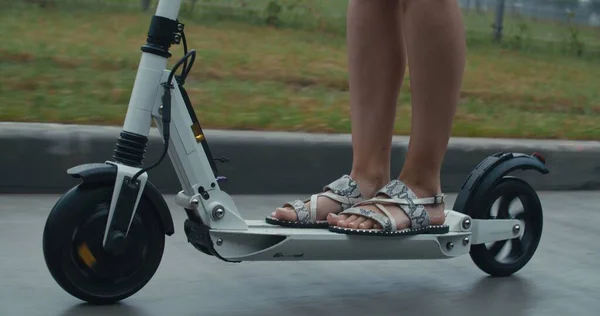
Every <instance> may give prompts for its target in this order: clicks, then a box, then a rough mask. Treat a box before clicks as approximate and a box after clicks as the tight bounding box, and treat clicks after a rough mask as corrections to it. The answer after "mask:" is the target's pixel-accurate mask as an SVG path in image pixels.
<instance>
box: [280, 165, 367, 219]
mask: <svg viewBox="0 0 600 316" xmlns="http://www.w3.org/2000/svg"><path fill="white" fill-rule="evenodd" d="M323 191H324V192H321V193H318V194H313V195H311V196H310V199H307V200H305V201H302V200H295V201H292V202H288V203H286V204H284V205H283V207H292V208H293V209H294V211H295V212H296V215H297V216H298V222H301V223H309V222H311V221H313V222H314V221H316V219H317V207H318V205H317V199H318V198H319V197H320V196H325V197H327V198H329V199H332V200H334V201H336V202H338V203H340V204H341V209H342V210H344V209H347V208H349V207H350V206H352V205H354V204H356V203H358V202H360V201H362V200H363V199H362V194H361V193H360V190H359V188H358V183H356V181H354V180H353V179H352V178H351V177H350V176H349V175H343V176H342V177H340V178H339V179H337V180H335V181H333V182H331V183H330V184H328V185H326V186H325V187H324V188H323ZM307 202H310V209H307V208H306V206H305V204H306V203H307Z"/></svg>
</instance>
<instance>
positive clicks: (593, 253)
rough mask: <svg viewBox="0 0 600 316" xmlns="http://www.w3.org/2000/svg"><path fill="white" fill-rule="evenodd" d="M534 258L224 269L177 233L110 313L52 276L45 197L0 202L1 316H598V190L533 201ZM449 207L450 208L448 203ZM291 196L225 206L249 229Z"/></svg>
mask: <svg viewBox="0 0 600 316" xmlns="http://www.w3.org/2000/svg"><path fill="white" fill-rule="evenodd" d="M540 196H541V198H542V203H543V205H544V207H545V222H544V224H545V226H544V234H543V238H542V242H541V244H540V247H539V249H538V252H537V253H536V255H535V256H534V257H533V259H532V260H531V261H530V262H529V264H528V265H527V266H526V267H525V268H524V269H523V270H521V271H520V272H518V273H517V274H515V275H513V276H511V277H509V278H502V279H495V278H490V277H487V275H485V274H484V273H483V272H481V271H480V270H479V269H478V268H477V267H476V266H475V265H474V264H473V263H472V261H471V259H470V258H469V257H468V256H464V257H459V258H455V259H451V260H442V261H385V262H374V261H362V262H284V263H275V262H266V263H265V262H262V263H261V262H256V263H241V264H227V263H223V262H221V261H218V260H217V259H215V258H212V257H208V256H205V255H203V254H201V253H200V252H198V251H196V250H195V249H194V248H193V247H192V246H191V245H189V244H187V242H186V239H185V234H184V233H183V220H184V219H185V217H184V213H183V211H180V209H179V208H178V207H176V206H175V204H174V203H173V202H172V201H173V196H168V197H167V201H168V202H169V204H170V206H171V209H172V211H173V215H174V220H175V224H176V234H175V235H174V236H172V237H169V238H168V239H167V245H166V250H165V256H164V258H163V262H162V264H161V267H160V268H159V270H158V272H157V273H156V275H155V276H154V278H153V279H152V281H151V282H150V283H149V284H148V285H147V286H146V287H145V288H144V289H142V290H141V291H140V292H138V294H136V295H134V296H133V297H131V298H129V299H127V300H125V301H123V302H122V303H121V304H118V305H113V306H102V307H98V306H89V305H86V304H83V303H81V301H79V300H77V299H75V298H73V297H71V296H69V295H68V294H66V293H65V292H64V291H63V290H62V289H61V288H60V287H59V286H58V285H57V284H56V283H55V282H54V280H53V279H52V278H51V276H50V274H49V272H48V271H47V269H46V266H45V264H44V261H43V257H42V251H41V235H42V229H43V226H44V223H45V220H46V216H47V214H48V211H49V208H50V207H51V206H52V204H53V203H54V202H55V201H56V200H57V198H58V196H56V195H22V196H19V195H0V285H1V286H0V315H1V316H20V315H27V316H36V315H44V316H53V315H60V316H67V315H69V316H73V315H85V316H94V315H111V316H124V315H128V316H150V315H157V316H158V315H160V316H164V315H173V316H176V315H190V316H192V315H194V316H197V315H265V316H267V315H281V314H283V315H447V316H450V315H461V316H465V315H478V316H479V315H513V316H525V315H540V316H548V315H569V314H572V315H578V316H584V315H598V310H599V309H600V274H599V273H598V268H599V267H600V266H599V262H600V243H599V242H598V237H599V233H598V227H599V226H600V212H598V204H599V202H600V192H559V193H555V192H542V193H540ZM451 197H452V199H451V201H450V203H449V204H448V205H452V203H453V198H454V196H453V195H452V196H451ZM289 198H297V196H293V197H290V196H275V197H265V196H234V199H235V201H236V202H237V203H238V207H239V208H240V210H242V212H247V213H244V214H247V217H248V219H260V218H262V217H263V216H264V214H266V213H267V212H269V211H271V210H272V208H273V207H274V206H275V205H277V204H279V203H281V202H283V201H286V200H288V199H289Z"/></svg>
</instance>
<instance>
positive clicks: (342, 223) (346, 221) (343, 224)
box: [338, 215, 358, 227]
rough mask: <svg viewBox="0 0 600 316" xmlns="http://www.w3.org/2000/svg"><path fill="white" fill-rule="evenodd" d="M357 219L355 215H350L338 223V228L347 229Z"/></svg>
mask: <svg viewBox="0 0 600 316" xmlns="http://www.w3.org/2000/svg"><path fill="white" fill-rule="evenodd" d="M357 219H358V216H356V215H350V217H348V218H347V219H343V220H341V221H339V222H338V226H340V227H348V225H349V224H350V223H352V222H354V221H355V220H357Z"/></svg>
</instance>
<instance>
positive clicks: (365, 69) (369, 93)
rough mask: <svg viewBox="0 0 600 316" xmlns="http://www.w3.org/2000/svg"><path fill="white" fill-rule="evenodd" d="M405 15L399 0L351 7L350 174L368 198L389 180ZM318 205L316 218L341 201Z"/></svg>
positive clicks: (279, 213) (286, 213)
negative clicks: (351, 161) (351, 151)
mask: <svg viewBox="0 0 600 316" xmlns="http://www.w3.org/2000/svg"><path fill="white" fill-rule="evenodd" d="M401 14H402V12H401V4H400V2H398V1H396V0H368V1H365V0H351V1H350V3H349V6H348V21H347V26H348V30H347V45H348V48H347V49H348V67H349V84H350V108H351V121H352V149H353V163H352V171H351V172H350V176H351V177H352V178H353V179H354V180H355V181H356V182H357V183H358V186H359V188H360V191H361V192H362V194H363V197H365V198H371V197H373V195H374V194H375V193H376V191H377V190H379V189H380V188H381V187H382V186H383V185H385V183H387V182H388V181H389V180H390V155H391V141H392V135H393V130H394V119H395V114H396V104H397V99H398V94H399V92H400V86H401V84H402V80H403V78H404V72H405V69H406V57H405V48H404V43H403V38H402V29H401V23H400V17H401ZM318 204H319V207H318V211H319V212H318V213H317V220H323V219H325V218H326V217H327V214H328V213H330V212H339V210H340V205H339V203H338V202H335V201H332V200H330V199H328V198H326V197H320V198H319V200H318ZM306 207H307V208H309V207H310V205H309V203H307V205H306ZM272 216H274V217H277V218H278V219H282V220H289V221H295V220H296V219H297V215H296V213H295V212H294V211H293V210H292V209H291V208H278V209H277V210H276V211H275V212H274V213H273V214H272Z"/></svg>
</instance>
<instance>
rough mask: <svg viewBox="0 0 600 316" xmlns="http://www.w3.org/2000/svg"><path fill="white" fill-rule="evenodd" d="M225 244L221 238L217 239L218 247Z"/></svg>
mask: <svg viewBox="0 0 600 316" xmlns="http://www.w3.org/2000/svg"><path fill="white" fill-rule="evenodd" d="M222 244H223V239H221V238H219V239H217V246H220V245H222Z"/></svg>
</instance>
